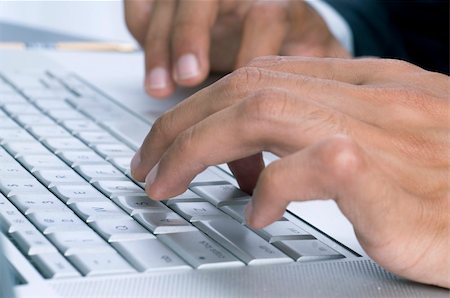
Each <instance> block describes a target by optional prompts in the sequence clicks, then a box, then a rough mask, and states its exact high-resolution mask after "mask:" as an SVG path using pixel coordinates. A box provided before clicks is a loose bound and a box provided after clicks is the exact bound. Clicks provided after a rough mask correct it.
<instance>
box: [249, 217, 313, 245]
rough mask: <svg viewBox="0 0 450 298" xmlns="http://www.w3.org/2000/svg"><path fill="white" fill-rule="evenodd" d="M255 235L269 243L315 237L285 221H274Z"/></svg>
mask: <svg viewBox="0 0 450 298" xmlns="http://www.w3.org/2000/svg"><path fill="white" fill-rule="evenodd" d="M255 232H256V233H257V234H259V235H260V236H261V237H263V238H264V239H266V240H267V241H269V242H270V243H272V242H275V241H280V240H305V239H315V237H314V236H313V235H311V234H309V233H307V232H306V231H305V230H303V229H300V228H299V227H297V226H296V225H294V224H293V223H292V222H290V221H287V220H282V221H276V222H274V223H272V224H270V225H268V226H267V227H265V228H263V229H260V230H255Z"/></svg>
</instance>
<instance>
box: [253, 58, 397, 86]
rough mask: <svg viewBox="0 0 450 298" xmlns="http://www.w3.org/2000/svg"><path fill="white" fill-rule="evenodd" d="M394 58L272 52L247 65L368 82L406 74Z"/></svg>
mask: <svg viewBox="0 0 450 298" xmlns="http://www.w3.org/2000/svg"><path fill="white" fill-rule="evenodd" d="M392 64H395V62H394V61H393V60H387V59H384V60H380V59H377V58H358V59H342V58H314V57H292V56H272V57H259V58H256V59H254V60H252V61H251V62H250V63H249V64H248V66H253V67H260V68H265V69H269V70H273V71H283V72H289V73H293V74H302V75H306V76H310V77H315V78H320V79H326V80H333V81H339V82H345V83H349V84H353V85H368V84H376V83H384V82H387V78H389V80H390V81H392V78H393V77H392V76H395V77H399V76H402V75H404V72H403V70H404V68H403V69H402V70H401V71H399V70H398V69H396V68H394V67H392Z"/></svg>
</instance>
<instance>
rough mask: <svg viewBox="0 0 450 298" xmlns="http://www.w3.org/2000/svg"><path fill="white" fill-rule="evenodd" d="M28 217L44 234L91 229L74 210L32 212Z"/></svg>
mask: <svg viewBox="0 0 450 298" xmlns="http://www.w3.org/2000/svg"><path fill="white" fill-rule="evenodd" d="M28 218H29V219H30V221H31V222H32V223H33V224H34V225H35V226H36V227H37V228H38V229H39V230H40V231H41V232H42V233H44V234H51V233H55V232H66V233H67V232H73V231H86V230H89V227H88V226H87V225H86V224H85V223H84V222H82V221H81V219H79V218H78V217H77V216H76V215H75V214H74V213H73V212H45V213H44V212H42V213H32V214H30V215H29V216H28Z"/></svg>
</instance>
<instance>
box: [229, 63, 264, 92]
mask: <svg viewBox="0 0 450 298" xmlns="http://www.w3.org/2000/svg"><path fill="white" fill-rule="evenodd" d="M262 78H263V74H262V71H261V69H260V68H257V67H242V68H239V69H238V70H236V71H234V72H233V73H232V74H231V75H230V76H228V78H227V79H226V80H225V84H227V86H228V87H229V88H230V89H231V90H234V91H236V92H237V93H238V94H241V93H247V92H248V91H249V90H251V89H252V88H253V87H255V86H257V85H258V84H259V83H260V82H261V80H262Z"/></svg>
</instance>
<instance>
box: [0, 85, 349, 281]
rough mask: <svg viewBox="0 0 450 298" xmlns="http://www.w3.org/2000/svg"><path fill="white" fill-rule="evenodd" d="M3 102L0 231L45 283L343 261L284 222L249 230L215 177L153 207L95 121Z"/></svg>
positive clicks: (54, 104)
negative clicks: (72, 278) (130, 274)
mask: <svg viewBox="0 0 450 298" xmlns="http://www.w3.org/2000/svg"><path fill="white" fill-rule="evenodd" d="M35 93H36V92H35ZM10 95H11V94H9V95H8V96H10ZM8 96H4V94H3V95H2V94H1V92H0V107H1V108H2V110H0V144H1V146H2V147H3V148H4V149H2V147H0V164H1V165H2V166H1V168H0V192H1V193H3V194H4V196H2V197H0V225H1V227H2V230H3V232H4V233H5V234H7V235H8V236H9V237H10V238H11V239H12V240H13V241H14V243H16V244H17V246H18V247H19V248H20V249H21V250H22V252H23V253H24V254H25V255H26V256H28V257H29V258H30V259H31V260H32V261H33V263H34V264H35V265H36V266H37V267H38V268H39V269H40V271H41V272H42V273H43V275H44V276H45V277H48V278H59V277H70V276H78V275H79V274H80V273H81V274H83V275H101V274H112V273H124V272H135V271H136V270H138V271H151V270H161V269H177V270H180V269H189V268H198V269H201V268H211V267H227V266H243V265H244V264H247V265H258V264H267V263H284V262H292V261H293V260H296V261H308V260H316V259H333V258H340V257H342V255H341V254H339V253H338V252H336V251H334V250H333V249H331V248H329V247H328V246H326V245H325V244H323V243H321V242H320V241H318V240H316V239H315V238H314V237H313V236H312V235H310V234H308V233H306V232H305V231H303V230H302V229H301V228H299V227H298V226H296V225H294V224H293V223H291V222H290V221H287V220H286V219H285V218H283V219H282V220H280V221H278V222H276V223H274V224H272V225H270V226H269V227H267V228H265V229H262V230H258V231H252V230H250V229H249V228H248V227H246V226H245V225H243V223H244V216H243V213H244V207H245V204H246V203H248V201H249V199H250V197H248V196H247V195H246V194H245V193H242V192H241V191H240V190H239V189H237V188H236V187H234V186H233V185H232V184H230V183H228V182H226V181H224V180H223V179H222V178H221V177H220V176H218V175H215V174H214V172H212V171H206V172H204V173H202V174H201V175H199V176H197V177H196V178H195V180H194V181H193V183H192V184H191V188H190V190H188V191H187V192H186V193H184V194H182V195H180V196H177V197H175V198H171V199H169V200H167V201H165V202H164V204H163V203H161V202H155V201H152V200H150V199H149V198H148V197H147V196H146V194H145V192H144V191H143V189H142V186H143V185H142V184H141V185H139V184H136V182H135V181H133V180H132V179H131V177H130V176H129V171H128V164H129V160H130V159H131V156H132V154H133V153H134V152H133V151H132V150H131V149H130V148H128V147H127V146H125V145H124V144H122V143H120V142H119V141H118V140H117V139H115V138H114V137H113V136H112V135H111V134H109V133H108V132H107V131H105V130H103V129H102V128H101V127H100V126H98V125H97V124H96V123H95V122H94V121H92V120H91V119H88V118H87V117H85V116H84V115H83V114H82V113H79V112H77V111H75V110H73V107H71V106H70V105H66V103H65V102H64V101H61V100H60V101H57V100H55V99H39V98H34V99H33V102H32V104H33V105H31V103H30V102H29V101H28V100H29V99H28V100H27V99H25V98H23V97H20V96H19V95H17V96H19V98H21V100H17V101H14V100H13V99H12V97H14V96H12V97H8ZM49 101H51V103H50V102H49ZM60 103H64V104H60ZM29 106H30V107H31V108H29ZM150 252H151V253H150ZM75 268H76V269H75Z"/></svg>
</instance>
